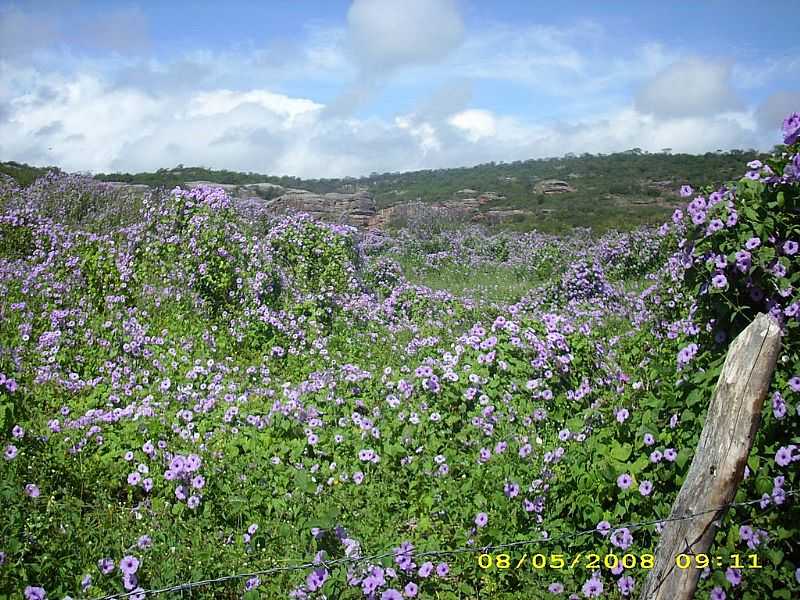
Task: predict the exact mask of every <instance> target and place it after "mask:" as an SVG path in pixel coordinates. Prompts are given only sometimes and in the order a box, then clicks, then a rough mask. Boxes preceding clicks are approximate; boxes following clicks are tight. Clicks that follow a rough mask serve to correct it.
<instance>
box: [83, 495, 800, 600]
mask: <svg viewBox="0 0 800 600" xmlns="http://www.w3.org/2000/svg"><path fill="white" fill-rule="evenodd" d="M799 492H800V490H787V491H785V492H784V496H793V495H795V494H797V493H799ZM763 501H764V498H758V499H756V500H747V501H743V502H731V503H728V504H723V505H721V506H716V507H708V508H706V509H703V510H701V511H699V512H695V513H691V514H686V515H680V516H675V517H665V518H663V519H655V520H651V521H638V522H631V523H623V524H621V525H618V526H616V527H613V528H610V529H609V530H608V532H609V533H610V534H611V535H613V532H615V531H619V530H621V529H628V530H636V529H641V528H643V527H650V526H653V525H663V524H665V523H671V522H674V521H686V520H691V519H695V518H697V517H700V516H703V515H707V514H709V513H716V512H719V511H721V510H726V509H729V508H735V507H740V506H751V505H753V504H760V503H762V502H763ZM773 506H774V505H773ZM765 510H766V509H765ZM592 533H598V530H597V528H592V529H584V530H581V531H573V532H570V533H565V534H562V535H559V536H556V537H549V536H547V537H542V538H539V539H535V540H518V541H515V542H507V543H504V544H490V545H487V546H466V547H463V548H454V549H450V550H425V551H422V552H415V551H413V550H406V551H400V552H397V551H395V550H394V549H393V550H391V551H388V552H386V551H385V552H381V553H378V554H371V555H369V556H355V557H344V558H337V559H333V560H318V561H312V562H304V563H298V564H294V565H286V566H280V567H270V568H268V569H262V570H258V571H251V572H249V573H238V574H235V575H223V576H220V577H216V578H214V579H203V580H198V581H189V582H184V583H180V584H176V585H171V586H168V587H163V588H158V589H150V590H133V591H130V592H120V593H118V594H111V595H108V596H102V597H100V598H98V600H119V599H121V598H129V597H131V596H136V597H137V598H139V597H147V596H156V595H159V594H166V593H169V592H181V593H182V592H184V591H187V590H191V589H194V588H198V587H205V586H209V585H214V584H219V583H227V582H231V581H240V580H242V579H251V578H253V577H259V576H264V575H274V574H276V573H286V572H291V571H302V570H306V569H316V568H319V567H325V568H326V569H331V568H332V567H337V566H341V565H344V564H358V563H362V562H377V561H380V560H382V559H384V558H390V557H395V556H403V555H409V554H413V556H414V557H415V558H422V557H431V558H433V557H444V556H458V555H461V554H475V553H481V554H486V553H488V552H491V551H495V550H503V549H509V548H518V547H521V546H531V545H534V544H539V545H545V544H548V545H549V544H553V543H556V542H561V541H564V540H568V539H573V538H577V537H581V536H584V535H589V534H592Z"/></svg>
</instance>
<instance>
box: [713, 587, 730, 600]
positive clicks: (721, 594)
mask: <svg viewBox="0 0 800 600" xmlns="http://www.w3.org/2000/svg"><path fill="white" fill-rule="evenodd" d="M710 597H711V600H725V598H727V595H726V594H725V590H723V589H722V588H721V587H719V586H715V587H714V589H713V590H711V596H710Z"/></svg>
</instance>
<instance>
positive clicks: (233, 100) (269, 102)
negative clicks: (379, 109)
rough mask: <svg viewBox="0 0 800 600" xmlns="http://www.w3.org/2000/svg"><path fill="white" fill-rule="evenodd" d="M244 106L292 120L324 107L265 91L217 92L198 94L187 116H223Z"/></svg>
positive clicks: (193, 99) (306, 100)
mask: <svg viewBox="0 0 800 600" xmlns="http://www.w3.org/2000/svg"><path fill="white" fill-rule="evenodd" d="M243 104H255V105H257V106H259V107H261V108H264V109H266V110H268V111H270V112H273V113H275V114H277V115H280V116H283V117H286V118H288V119H290V120H292V119H294V118H296V117H297V116H299V115H302V114H304V113H308V112H312V111H315V110H319V109H321V108H322V107H323V105H322V104H317V103H316V102H313V101H312V100H308V99H306V98H290V97H289V96H284V95H282V94H273V93H271V92H268V91H265V90H253V91H250V92H233V91H231V90H217V91H213V92H203V93H199V94H196V95H195V96H194V97H193V98H192V99H191V100H190V101H189V106H188V108H187V109H186V113H185V116H186V117H187V118H192V117H208V116H212V115H222V114H225V113H230V112H231V111H233V110H234V109H236V108H238V107H240V106H241V105H243Z"/></svg>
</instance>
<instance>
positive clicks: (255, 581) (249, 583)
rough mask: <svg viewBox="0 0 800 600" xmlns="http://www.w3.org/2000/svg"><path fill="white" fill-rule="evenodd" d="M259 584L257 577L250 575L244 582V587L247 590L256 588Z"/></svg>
mask: <svg viewBox="0 0 800 600" xmlns="http://www.w3.org/2000/svg"><path fill="white" fill-rule="evenodd" d="M260 585H261V580H260V579H259V578H258V577H251V578H250V579H248V580H247V582H246V583H245V584H244V589H245V590H247V591H248V592H249V591H250V590H254V589H256V588H257V587H258V586H260Z"/></svg>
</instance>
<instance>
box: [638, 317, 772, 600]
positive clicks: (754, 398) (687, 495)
mask: <svg viewBox="0 0 800 600" xmlns="http://www.w3.org/2000/svg"><path fill="white" fill-rule="evenodd" d="M780 346H781V340H780V329H779V327H778V325H777V324H776V323H775V321H774V320H773V319H772V318H771V317H769V316H767V315H764V314H759V315H758V316H757V317H756V318H755V320H754V321H753V322H752V323H750V325H748V326H747V328H746V329H745V330H744V331H742V333H740V334H739V335H738V336H737V338H736V339H735V340H734V341H733V343H732V344H731V346H730V348H729V349H728V354H727V356H726V357H725V364H724V365H723V366H722V372H721V373H720V376H719V380H718V381H717V386H716V388H715V389H714V394H713V396H712V397H711V404H710V406H709V408H708V415H707V416H706V422H705V425H704V426H703V432H702V433H701V434H700V441H699V442H698V444H697V449H696V450H695V454H694V458H693V460H692V464H691V466H690V467H689V472H688V473H687V474H686V479H685V481H684V483H683V486H682V487H681V489H680V492H678V497H677V498H676V499H675V503H674V504H673V505H672V513H671V514H670V518H676V517H685V516H690V515H693V514H697V513H699V512H703V511H704V510H708V508H716V507H721V506H724V505H726V504H730V503H731V502H733V499H734V497H735V496H736V489H737V488H738V487H739V483H741V481H742V478H743V477H744V467H745V464H746V463H747V457H748V455H749V453H750V447H751V446H752V445H753V438H754V437H755V434H756V431H757V430H758V426H759V423H760V420H761V409H762V407H763V405H764V398H765V397H766V395H767V390H768V389H769V385H770V382H771V381H772V374H773V372H774V371H775V364H776V362H777V360H778V353H779V352H780ZM725 510H726V509H724V508H722V509H720V510H719V511H716V512H706V513H705V514H702V515H698V516H697V517H696V518H693V519H684V520H680V521H670V522H667V523H666V524H665V526H664V530H663V531H662V533H661V539H660V540H659V542H658V546H657V547H656V550H655V556H656V558H655V564H654V567H653V569H652V570H651V571H650V573H649V574H648V576H647V580H646V581H645V583H644V587H643V589H642V592H641V594H640V596H639V598H640V600H691V598H693V597H694V592H695V590H696V589H697V580H698V579H699V577H700V569H696V568H694V567H692V568H689V569H680V568H678V567H677V565H676V564H675V557H676V556H677V555H678V554H703V553H706V552H707V551H708V549H709V547H710V546H711V542H712V541H713V540H714V535H715V534H716V526H717V524H716V521H718V520H719V519H720V518H721V517H722V516H723V515H724V514H725Z"/></svg>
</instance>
